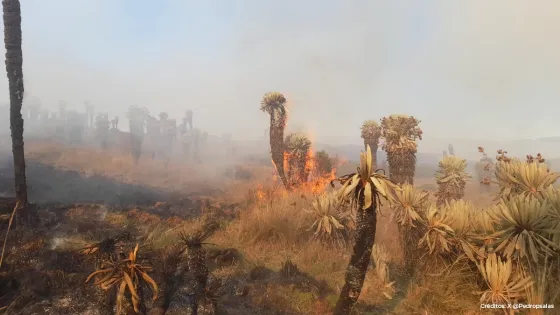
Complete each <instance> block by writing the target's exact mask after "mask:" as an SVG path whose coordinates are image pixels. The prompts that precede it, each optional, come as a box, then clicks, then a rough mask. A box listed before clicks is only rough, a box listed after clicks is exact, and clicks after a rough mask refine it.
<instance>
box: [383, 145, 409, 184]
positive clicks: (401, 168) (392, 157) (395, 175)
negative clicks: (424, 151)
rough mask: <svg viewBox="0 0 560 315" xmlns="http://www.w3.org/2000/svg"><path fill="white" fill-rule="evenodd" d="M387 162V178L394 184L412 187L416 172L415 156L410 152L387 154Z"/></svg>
mask: <svg viewBox="0 0 560 315" xmlns="http://www.w3.org/2000/svg"><path fill="white" fill-rule="evenodd" d="M387 161H388V162H389V178H390V179H391V181H392V182H394V183H395V184H399V185H403V184H410V185H414V174H415V172H416V155H415V154H414V153H412V152H405V153H394V152H387Z"/></svg>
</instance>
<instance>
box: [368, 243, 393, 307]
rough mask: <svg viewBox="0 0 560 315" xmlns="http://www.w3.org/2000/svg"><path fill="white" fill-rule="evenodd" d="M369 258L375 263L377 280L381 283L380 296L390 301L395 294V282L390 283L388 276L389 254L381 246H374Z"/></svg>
mask: <svg viewBox="0 0 560 315" xmlns="http://www.w3.org/2000/svg"><path fill="white" fill-rule="evenodd" d="M371 258H372V259H373V261H374V263H375V272H376V273H377V276H378V277H379V280H381V282H382V283H383V291H382V294H383V295H384V296H385V297H386V298H387V299H389V300H390V299H392V298H393V295H394V294H395V292H396V290H395V286H394V285H395V281H391V277H390V275H389V253H388V252H387V249H386V248H385V246H383V245H381V244H374V245H373V250H372V252H371Z"/></svg>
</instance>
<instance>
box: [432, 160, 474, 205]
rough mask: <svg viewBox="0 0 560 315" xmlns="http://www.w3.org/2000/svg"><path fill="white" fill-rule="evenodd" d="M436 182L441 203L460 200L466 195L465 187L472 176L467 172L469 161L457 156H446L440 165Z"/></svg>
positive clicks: (437, 194)
mask: <svg viewBox="0 0 560 315" xmlns="http://www.w3.org/2000/svg"><path fill="white" fill-rule="evenodd" d="M438 166H439V167H438V170H437V172H436V182H437V184H438V186H439V187H438V192H437V193H436V196H437V197H438V199H440V200H441V201H444V200H452V199H460V198H462V197H463V195H464V190H465V185H466V183H467V182H468V181H469V180H470V179H471V176H470V175H469V174H467V172H466V171H465V170H466V168H467V161H466V160H464V159H461V158H458V157H457V156H455V155H447V156H444V157H443V159H442V160H441V161H440V162H439V164H438Z"/></svg>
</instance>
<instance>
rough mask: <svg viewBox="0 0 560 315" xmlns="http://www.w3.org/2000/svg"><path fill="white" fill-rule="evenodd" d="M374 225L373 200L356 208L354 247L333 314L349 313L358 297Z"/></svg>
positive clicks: (371, 243)
mask: <svg viewBox="0 0 560 315" xmlns="http://www.w3.org/2000/svg"><path fill="white" fill-rule="evenodd" d="M361 199H363V197H362V198H361ZM360 205H363V201H362V202H360ZM376 225H377V213H376V204H375V202H373V203H372V206H371V207H370V208H368V209H366V210H362V209H361V206H360V207H359V208H358V209H357V210H356V234H355V239H354V248H353V252H352V257H350V262H349V263H348V269H347V270H346V283H345V284H344V287H342V290H341V291H340V297H339V299H338V302H337V303H336V307H335V310H334V315H349V314H350V312H351V311H352V308H353V307H354V304H356V301H358V298H359V297H360V293H361V292H362V287H363V285H364V279H365V277H366V273H367V269H368V266H369V262H370V260H371V251H372V249H373V244H374V243H375V230H376Z"/></svg>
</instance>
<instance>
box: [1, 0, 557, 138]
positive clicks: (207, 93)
mask: <svg viewBox="0 0 560 315" xmlns="http://www.w3.org/2000/svg"><path fill="white" fill-rule="evenodd" d="M21 2H22V15H23V41H24V44H23V50H24V77H25V88H26V97H38V98H39V99H40V100H41V101H42V104H43V105H44V106H49V107H52V108H53V109H55V108H56V106H57V102H58V100H60V99H65V100H67V101H68V102H69V103H70V106H71V107H74V108H76V109H80V110H82V109H83V105H82V104H83V103H82V102H83V100H86V99H87V100H90V101H91V102H92V103H94V104H95V105H96V106H97V108H98V110H100V111H107V112H109V113H110V115H111V116H113V115H119V116H121V117H122V116H123V113H124V112H125V110H126V108H127V107H128V106H129V105H131V104H138V105H143V106H147V107H148V108H150V110H151V111H152V112H153V113H159V112H160V111H167V112H169V113H170V115H171V116H175V117H176V118H179V117H180V116H181V115H182V113H183V112H184V111H185V110H186V109H187V108H192V109H193V110H194V112H195V117H194V120H195V124H198V126H199V127H201V128H202V129H205V130H207V131H209V132H210V133H215V134H221V133H222V132H227V131H231V132H232V133H233V135H234V137H235V138H238V139H240V138H259V137H261V136H262V134H263V129H264V128H266V126H267V123H268V119H267V115H266V114H265V113H262V112H260V110H259V102H260V99H261V97H262V95H263V94H264V93H265V92H267V91H271V90H276V91H279V92H282V93H284V94H285V95H286V96H287V97H288V100H289V110H290V119H289V122H288V124H289V125H290V126H291V127H292V128H307V129H310V130H311V132H312V133H313V135H314V138H315V139H317V140H319V141H326V142H333V143H334V142H336V143H340V142H355V143H359V142H360V138H359V126H360V124H361V122H362V121H363V120H365V119H378V118H381V117H382V116H384V115H387V114H391V113H406V114H411V115H414V116H417V117H418V118H420V119H421V120H422V121H423V122H422V126H423V128H424V131H425V135H426V137H433V138H436V137H437V138H450V137H462V138H497V139H498V138H503V139H507V138H525V137H540V136H554V135H560V124H558V123H557V119H558V118H557V117H559V115H560V106H558V104H557V103H558V101H559V100H560V41H559V40H558V34H560V1H557V0H539V1H528V0H491V1H489V0H468V1H461V0H440V1H437V0H425V1H414V0H410V1H404V0H398V1H397V0H384V1H374V0H362V1H357V0H356V1H352V0H346V1H340V0H336V1H335V0H321V1H318V0H306V1H293V0H284V1H264V0H238V1H226V0H221V1H212V0H207V1H187V0H160V1H147V0H135V1H132V0H119V1H115V0H49V1H45V0H22V1H21ZM0 84H1V89H0V93H1V97H2V99H3V100H4V101H7V97H8V93H7V81H6V79H5V78H3V79H2V81H1V82H0ZM2 115H4V114H2ZM123 120H124V119H123Z"/></svg>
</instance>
